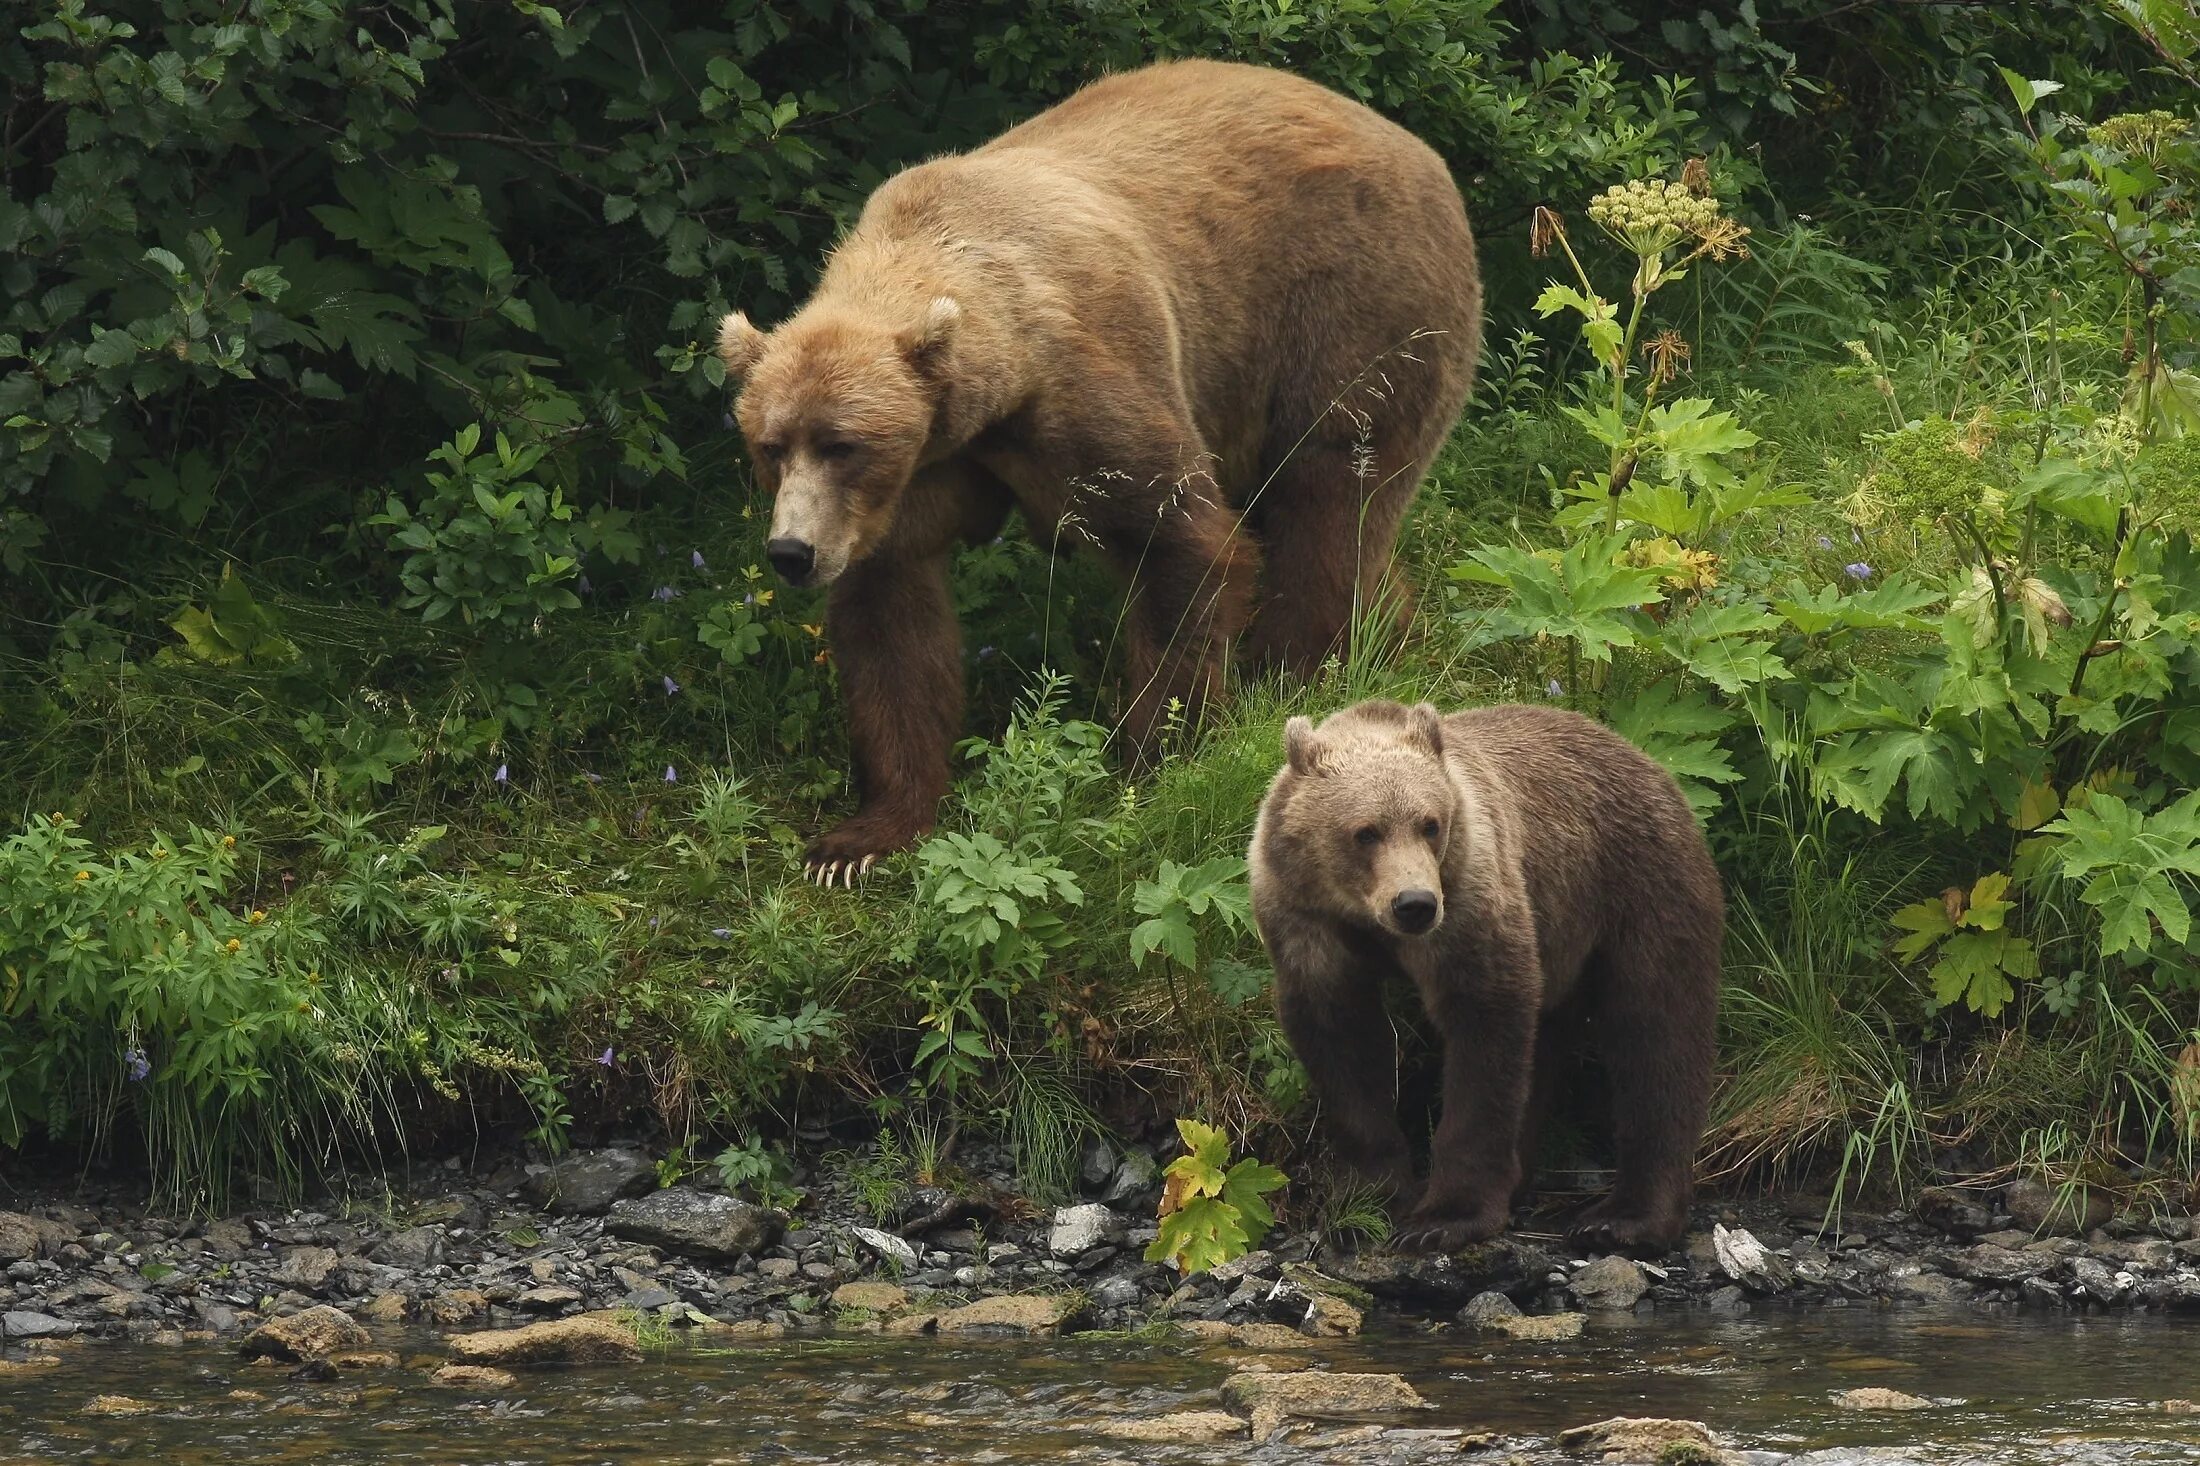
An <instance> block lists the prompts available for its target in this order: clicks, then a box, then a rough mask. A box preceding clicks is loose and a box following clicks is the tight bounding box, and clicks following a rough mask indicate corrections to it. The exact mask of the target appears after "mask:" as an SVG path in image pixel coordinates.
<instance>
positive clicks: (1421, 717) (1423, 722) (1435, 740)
mask: <svg viewBox="0 0 2200 1466" xmlns="http://www.w3.org/2000/svg"><path fill="white" fill-rule="evenodd" d="M1406 731H1407V732H1408V733H1410V734H1411V735H1412V736H1413V738H1414V739H1415V740H1416V741H1418V742H1421V743H1425V744H1427V745H1428V751H1429V752H1430V753H1433V754H1435V755H1437V756H1438V757H1439V758H1441V757H1442V756H1443V752H1444V715H1443V714H1442V713H1440V712H1438V711H1436V704H1434V703H1432V702H1417V703H1415V704H1414V705H1413V706H1412V707H1410V708H1408V709H1406Z"/></svg>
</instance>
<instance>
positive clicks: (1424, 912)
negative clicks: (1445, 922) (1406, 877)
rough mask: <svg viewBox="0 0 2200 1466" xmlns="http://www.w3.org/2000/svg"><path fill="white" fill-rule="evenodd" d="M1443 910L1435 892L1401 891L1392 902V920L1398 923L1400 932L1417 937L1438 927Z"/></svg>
mask: <svg viewBox="0 0 2200 1466" xmlns="http://www.w3.org/2000/svg"><path fill="white" fill-rule="evenodd" d="M1443 909H1444V907H1443V903H1442V902H1441V901H1439V900H1437V898H1436V893H1435V892H1434V891H1423V890H1412V891H1400V892H1399V893H1398V894H1397V895H1395V896H1393V897H1392V898H1391V900H1390V919H1391V920H1392V921H1395V922H1396V923H1398V930H1400V931H1402V932H1404V933H1405V934H1406V935H1407V936H1414V937H1417V936H1419V935H1420V934H1421V933H1423V932H1425V931H1427V930H1428V929H1429V928H1430V927H1432V926H1434V925H1436V918H1437V917H1438V916H1439V915H1441V914H1442V912H1443Z"/></svg>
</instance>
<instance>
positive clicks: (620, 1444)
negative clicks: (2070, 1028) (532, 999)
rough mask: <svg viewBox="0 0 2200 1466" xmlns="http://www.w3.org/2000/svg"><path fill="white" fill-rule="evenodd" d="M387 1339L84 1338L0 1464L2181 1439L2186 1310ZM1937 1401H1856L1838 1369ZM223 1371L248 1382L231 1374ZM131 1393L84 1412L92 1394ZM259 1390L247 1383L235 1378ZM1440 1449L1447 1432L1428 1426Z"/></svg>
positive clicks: (2066, 1457)
mask: <svg viewBox="0 0 2200 1466" xmlns="http://www.w3.org/2000/svg"><path fill="white" fill-rule="evenodd" d="M381 1343H382V1345H383V1346H384V1347H388V1348H391V1349H393V1350H394V1351H395V1352H396V1353H397V1354H398V1356H399V1358H400V1359H401V1361H402V1363H401V1364H400V1366H399V1367H398V1368H395V1369H384V1370H380V1371H370V1372H367V1373H364V1374H357V1375H347V1376H345V1377H344V1378H342V1379H340V1380H338V1381H335V1382H333V1383H326V1384H314V1383H305V1382H301V1381H293V1380H291V1379H289V1378H287V1377H286V1373H285V1371H284V1370H283V1369H280V1368H267V1367H254V1366H251V1365H248V1364H246V1363H245V1362H243V1361H242V1360H240V1359H239V1358H238V1357H237V1355H236V1354H235V1353H234V1352H233V1350H230V1349H224V1348H221V1347H219V1346H216V1345H211V1344H207V1345H193V1344H186V1345H182V1346H177V1347H159V1346H118V1345H105V1344H82V1345H76V1346H72V1347H68V1348H66V1349H64V1350H63V1351H62V1353H63V1357H64V1362H63V1363H61V1364H60V1365H57V1366H55V1367H51V1368H40V1369H32V1370H18V1371H11V1372H8V1373H5V1374H0V1466H25V1463H30V1462H55V1461H72V1462H123V1461H128V1462H173V1463H178V1466H198V1463H207V1466H214V1463H220V1466H238V1463H247V1462H253V1463H258V1462H268V1463H282V1462H313V1463H316V1466H343V1463H351V1462H433V1463H438V1466H456V1463H482V1466H492V1463H493V1466H532V1463H543V1466H553V1463H554V1466H578V1463H595V1462H658V1463H666V1466H688V1463H707V1462H749V1461H769V1462H787V1463H798V1462H901V1461H937V1462H953V1463H965V1462H968V1463H993V1462H1002V1463H1008V1462H1026V1461H1043V1462H1073V1461H1075V1462H1114V1461H1124V1462H1129V1461H1138V1462H1168V1463H1175V1462H1193V1461H1198V1462H1223V1461H1247V1462H1270V1461H1401V1460H1425V1459H1429V1454H1428V1453H1429V1450H1430V1448H1431V1446H1432V1444H1433V1442H1432V1441H1431V1440H1430V1439H1429V1438H1428V1437H1425V1436H1421V1435H1419V1434H1418V1433H1419V1432H1421V1431H1424V1430H1426V1429H1428V1428H1431V1427H1435V1428H1444V1429H1450V1430H1460V1431H1466V1432H1472V1433H1483V1432H1489V1433H1493V1434H1494V1435H1495V1436H1496V1437H1497V1438H1498V1439H1496V1440H1494V1441H1492V1442H1490V1443H1489V1444H1488V1446H1487V1447H1486V1448H1485V1449H1484V1450H1480V1451H1477V1452H1475V1453H1474V1454H1469V1455H1464V1456H1454V1457H1453V1459H1459V1460H1465V1461H1473V1460H1478V1459H1479V1460H1502V1459H1504V1457H1505V1456H1506V1455H1507V1454H1508V1453H1526V1454H1529V1455H1530V1456H1542V1455H1544V1454H1545V1453H1547V1452H1551V1451H1553V1449H1554V1448H1553V1446H1552V1440H1553V1438H1554V1437H1555V1436H1556V1435H1557V1433H1558V1432H1559V1431H1560V1430H1562V1429H1564V1428H1565V1427H1568V1426H1574V1425H1581V1424H1585V1423H1588V1422H1591V1421H1595V1420H1599V1419H1602V1418H1604V1417H1608V1416H1613V1415H1655V1416H1676V1417H1681V1418H1685V1419H1693V1420H1701V1421H1704V1422H1706V1423H1707V1424H1709V1425H1710V1426H1711V1427H1712V1428H1713V1429H1714V1430H1716V1431H1718V1432H1719V1433H1720V1434H1721V1435H1722V1437H1724V1438H1725V1439H1726V1440H1727V1441H1728V1443H1729V1444H1731V1445H1732V1446H1734V1447H1737V1448H1739V1449H1742V1450H1747V1451H1762V1452H1771V1453H1778V1454H1779V1455H1783V1456H1786V1455H1798V1454H1803V1453H1808V1452H1832V1453H1833V1454H1829V1455H1826V1456H1823V1457H1820V1458H1818V1459H1819V1460H1822V1461H1825V1462H1828V1463H1831V1462H1836V1461H1841V1462H1846V1461H1857V1462H1865V1461H1869V1462H1873V1463H1893V1462H1901V1461H1912V1462H1918V1463H1929V1466H1955V1463H1984V1462H1991V1463H1996V1466H1999V1463H2013V1466H2014V1463H2021V1466H2033V1463H2039V1466H2080V1463H2083V1466H2104V1463H2116V1466H2139V1463H2145V1466H2153V1463H2157V1462H2160V1463H2169V1462H2178V1463H2192V1462H2195V1461H2200V1415H2192V1414H2183V1415H2180V1414H2171V1413H2165V1412H2164V1411H2162V1410H2161V1409H2159V1408H2156V1407H2157V1405H2158V1402H2160V1401H2163V1400H2165V1399H2185V1400H2191V1399H2194V1398H2200V1330H2196V1329H2195V1328H2193V1327H2192V1326H2190V1325H2189V1324H2183V1323H2180V1322H2178V1321H2177V1320H2175V1319H2163V1318H2161V1317H2159V1316H2156V1317H2128V1316H2096V1317H2084V1316H2075V1317H2073V1316H2064V1317H2060V1318H2043V1317H2041V1316H2039V1315H2037V1314H2030V1315H2027V1314H2018V1313H2014V1312H2011V1313H1997V1314H1978V1313H1964V1312H1948V1313H1940V1312H1926V1311H1917V1310H1904V1311H1899V1312H1895V1311H1875V1310H1866V1309H1860V1308H1859V1309H1822V1310H1809V1311H1792V1312H1791V1311H1784V1310H1782V1311H1767V1312H1760V1313H1756V1314H1751V1315H1748V1316H1744V1317H1740V1318H1727V1319H1719V1318H1712V1317H1709V1316H1706V1315H1704V1314H1700V1313H1699V1314H1693V1315H1684V1314H1675V1313H1670V1312H1668V1313H1663V1314H1651V1315H1646V1316H1640V1317H1637V1316H1620V1317H1617V1318H1614V1319H1610V1320H1605V1319H1592V1320H1591V1322H1590V1325H1589V1328H1588V1330H1587V1331H1586V1332H1585V1333H1584V1334H1583V1336H1582V1337H1581V1338H1579V1339H1576V1340H1572V1341H1569V1342H1566V1343H1554V1344H1531V1343H1518V1342H1510V1341H1502V1340H1500V1341H1492V1340H1488V1339H1485V1338H1482V1337H1478V1336H1472V1335H1466V1334H1458V1333H1445V1334H1441V1335H1433V1336H1428V1335H1423V1336H1410V1335H1399V1336H1390V1337H1383V1336H1371V1337H1365V1338H1360V1339H1350V1340H1339V1341H1334V1342H1324V1343H1322V1344H1320V1345H1319V1346H1317V1347H1313V1348H1309V1349H1306V1350H1298V1351H1288V1352H1280V1353H1263V1354H1257V1355H1256V1354H1253V1353H1251V1352H1249V1351H1246V1350H1243V1349H1238V1348H1234V1347H1231V1346H1227V1345H1197V1344H1190V1343H1185V1342H1182V1341H1174V1340H1164V1341H1154V1340H1150V1339H1126V1338H1097V1337H1089V1336H1088V1337H1084V1338H1067V1339H1059V1340H1049V1341H1046V1342H1042V1343H1032V1342H1006V1341H1004V1342H997V1343H996V1342H990V1341H988V1342H966V1341H961V1340H958V1341H955V1342H947V1341H944V1340H942V1341H933V1340H922V1339H916V1340H899V1339H884V1338H880V1337H878V1336H876V1335H861V1334H858V1335H836V1336H819V1337H811V1338H803V1339H786V1340H776V1341H771V1342H765V1343H752V1344H742V1345H738V1346H732V1347H727V1348H723V1349H712V1348H707V1347H698V1346H694V1345H689V1344H682V1343H675V1344H673V1345H671V1346H669V1347H668V1348H667V1349H666V1350H665V1351H664V1352H662V1353H661V1354H654V1355H652V1357H651V1358H650V1360H649V1362H648V1363H646V1364H644V1365H641V1366H638V1367H630V1368H619V1369H593V1370H576V1371H567V1372H561V1373H542V1374H535V1375H530V1376H527V1377H524V1378H523V1379H522V1380H521V1383H520V1388H519V1389H518V1391H517V1392H515V1393H513V1394H511V1395H509V1396H508V1397H505V1398H499V1399H485V1398H481V1397H479V1396H470V1395H468V1394H465V1393H462V1392H455V1391H452V1390H448V1389H444V1388H440V1387H438V1386H435V1385H433V1384H431V1383H430V1382H429V1380H428V1373H429V1371H430V1370H431V1369H432V1368H433V1367H434V1366H435V1365H436V1364H437V1363H439V1362H441V1359H440V1353H441V1351H440V1349H439V1348H438V1347H437V1343H436V1340H435V1339H434V1338H433V1337H432V1336H431V1335H428V1334H425V1333H396V1334H391V1335H389V1336H387V1337H386V1338H384V1339H383V1340H382V1341H381ZM1259 1365H1265V1366H1268V1367H1271V1368H1277V1369H1296V1368H1302V1367H1307V1366H1316V1367H1321V1368H1326V1369H1332V1370H1359V1371H1379V1372H1386V1373H1397V1374H1401V1375H1403V1376H1405V1377H1406V1379H1408V1380H1409V1381H1410V1382H1411V1383H1412V1384H1413V1385H1414V1386H1415V1387H1416V1388H1417V1389H1419V1390H1420V1391H1421V1393H1422V1394H1423V1395H1425V1396H1426V1397H1427V1398H1428V1399H1429V1400H1430V1401H1432V1402H1434V1404H1435V1406H1436V1408H1435V1409H1434V1410H1430V1411H1418V1412H1414V1413H1412V1414H1411V1415H1410V1416H1407V1417H1402V1418H1396V1419H1394V1420H1393V1422H1392V1423H1394V1424H1396V1425H1400V1426H1405V1427H1410V1428H1411V1429H1410V1430H1409V1431H1407V1432H1404V1433H1398V1434H1393V1435H1389V1436H1385V1435H1379V1434H1373V1433H1370V1432H1367V1431H1364V1430H1362V1431H1354V1430H1352V1429H1350V1428H1349V1427H1347V1426H1344V1425H1328V1426H1321V1427H1316V1428H1313V1429H1311V1430H1308V1431H1303V1432H1301V1433H1300V1434H1299V1436H1298V1437H1297V1439H1295V1440H1294V1441H1291V1442H1289V1443H1285V1442H1280V1441H1279V1442H1277V1443H1273V1444H1269V1445H1255V1444H1253V1443H1252V1442H1250V1441H1249V1440H1246V1439H1244V1438H1242V1437H1240V1438H1238V1439H1236V1440H1226V1441H1221V1442H1214V1443H1201V1444H1196V1445H1175V1444H1149V1443H1133V1442H1127V1441H1119V1440H1114V1439H1111V1438H1109V1437H1108V1436H1106V1435H1105V1434H1104V1433H1103V1432H1102V1429H1101V1427H1102V1426H1103V1425H1104V1424H1105V1423H1107V1422H1110V1421H1116V1422H1119V1421H1122V1420H1123V1419H1125V1418H1133V1419H1136V1418H1151V1417H1155V1416H1160V1415H1164V1414H1167V1413H1169V1412H1172V1411H1185V1410H1216V1409H1219V1408H1221V1406H1220V1404H1219V1393H1218V1392H1219V1388H1220V1386H1221V1384H1222V1382H1223V1381H1224V1380H1225V1379H1226V1378H1228V1376H1229V1375H1230V1374H1231V1373H1232V1372H1233V1371H1234V1370H1236V1369H1239V1368H1244V1367H1247V1366H1259ZM1865 1386H1886V1387H1889V1388H1892V1389H1898V1390H1902V1391H1905V1392H1908V1393H1910V1394H1914V1395H1919V1396H1924V1397H1927V1398H1930V1399H1933V1400H1935V1401H1938V1402H1941V1403H1938V1404H1936V1405H1935V1407H1934V1408H1932V1409H1930V1410H1911V1411H1907V1412H1901V1413H1893V1412H1884V1413H1882V1412H1869V1413H1867V1412H1858V1411H1854V1410H1847V1409H1842V1408H1839V1407H1837V1406H1836V1405H1835V1404H1834V1403H1833V1397H1834V1396H1835V1395H1836V1394H1837V1393H1839V1392H1841V1391H1845V1390H1850V1389H1855V1388H1858V1387H1865ZM232 1391H243V1392H248V1393H247V1394H244V1395H235V1396H233V1395H232V1393H231V1392H232ZM101 1395H115V1396H124V1397H127V1398H128V1399H129V1400H131V1401H134V1402H137V1403H138V1404H141V1405H143V1406H147V1407H150V1409H149V1410H147V1411H145V1412H144V1413H139V1414H129V1415H105V1414H91V1413H87V1406H88V1405H89V1403H90V1402H91V1401H92V1399H93V1398H94V1397H96V1396H101ZM255 1397H256V1398H255ZM1445 1449H1446V1450H1451V1449H1453V1447H1452V1446H1450V1445H1448V1444H1447V1445H1446V1446H1445Z"/></svg>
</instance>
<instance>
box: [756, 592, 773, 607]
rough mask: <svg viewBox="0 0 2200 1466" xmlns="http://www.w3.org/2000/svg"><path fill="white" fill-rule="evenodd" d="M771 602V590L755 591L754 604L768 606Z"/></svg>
mask: <svg viewBox="0 0 2200 1466" xmlns="http://www.w3.org/2000/svg"><path fill="white" fill-rule="evenodd" d="M771 603H772V592H770V591H768V590H760V591H758V592H757V593H756V604H758V605H759V606H768V605H770V604H771Z"/></svg>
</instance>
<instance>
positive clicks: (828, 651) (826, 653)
mask: <svg viewBox="0 0 2200 1466" xmlns="http://www.w3.org/2000/svg"><path fill="white" fill-rule="evenodd" d="M832 659H833V649H832V648H831V647H829V646H821V647H819V648H818V649H817V655H816V656H814V657H812V658H810V661H811V662H812V663H813V664H815V665H817V666H820V667H822V666H824V665H825V664H826V663H827V662H829V661H831V660H832Z"/></svg>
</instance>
